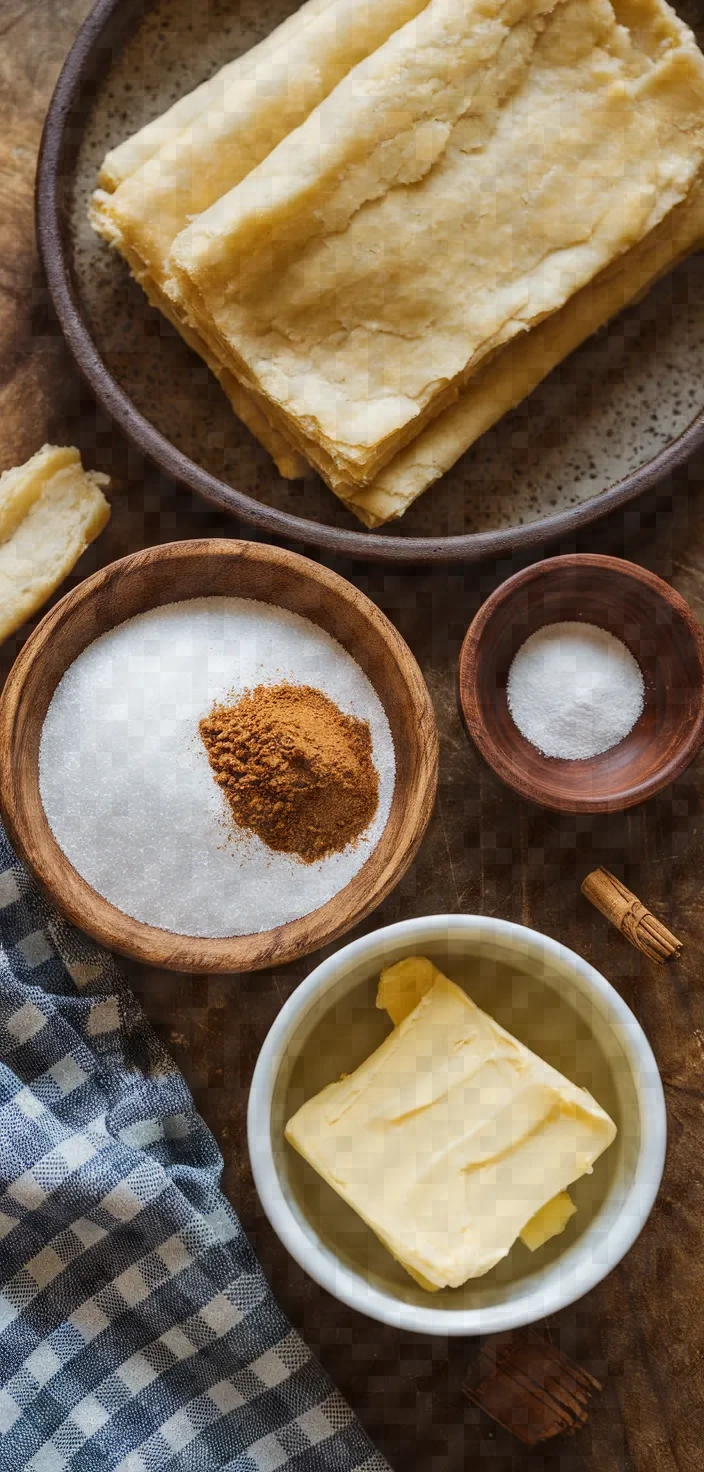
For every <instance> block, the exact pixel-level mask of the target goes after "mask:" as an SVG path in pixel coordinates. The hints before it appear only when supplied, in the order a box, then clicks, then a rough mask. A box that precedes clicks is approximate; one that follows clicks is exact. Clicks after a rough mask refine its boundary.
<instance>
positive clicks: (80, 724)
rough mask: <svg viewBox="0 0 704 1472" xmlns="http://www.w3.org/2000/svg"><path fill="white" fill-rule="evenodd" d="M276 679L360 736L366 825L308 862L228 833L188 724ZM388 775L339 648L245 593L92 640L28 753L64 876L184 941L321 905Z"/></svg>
mask: <svg viewBox="0 0 704 1472" xmlns="http://www.w3.org/2000/svg"><path fill="white" fill-rule="evenodd" d="M283 680H286V681H289V682H290V683H292V684H301V685H302V684H306V685H314V686H316V687H317V688H318V689H319V690H322V691H323V692H324V693H325V694H326V695H328V696H329V697H330V699H331V700H334V701H335V702H336V704H337V705H338V706H339V708H340V709H341V710H342V711H344V712H346V713H349V714H352V715H355V716H358V717H359V718H360V719H362V720H366V721H368V722H369V727H370V730H371V736H372V749H373V760H374V765H375V766H376V769H377V771H378V774H379V805H378V808H377V811H376V813H375V816H374V818H373V820H372V822H371V823H370V825H369V827H368V829H367V830H366V832H365V833H364V834H363V835H362V837H361V838H360V839H359V840H358V841H357V842H356V843H355V844H350V845H348V847H347V848H346V849H344V851H343V852H342V853H338V854H332V855H330V856H329V857H327V858H325V859H322V860H321V861H320V862H319V863H317V864H303V863H301V862H300V861H299V860H297V859H295V858H293V857H292V856H290V855H288V854H279V853H273V852H272V851H271V850H270V849H269V848H267V847H266V846H265V844H263V843H262V841H261V839H259V838H257V837H256V835H255V834H253V833H248V832H247V833H245V832H244V831H243V830H241V829H235V828H234V827H233V823H232V818H231V815H230V812H229V808H228V806H227V803H226V801H225V799H224V797H223V795H222V792H221V791H220V788H219V787H218V785H217V783H216V782H215V781H214V778H213V774H212V771H211V769H210V766H209V763H208V757H207V754H206V751H205V747H204V745H203V742H202V740H201V738H200V735H199V731H198V722H199V720H200V719H201V717H202V716H205V715H207V714H208V713H209V712H210V710H211V709H212V706H213V705H214V704H215V703H216V702H226V701H228V700H230V699H233V698H236V697H237V696H238V695H239V694H241V693H242V691H243V690H246V689H251V688H252V687H254V686H256V685H261V684H269V685H273V684H278V683H280V682H281V681H283ZM394 780H395V761H394V748H393V740H392V736H391V731H390V728H389V723H388V720H387V718H386V713H385V711H384V709H383V706H382V704H381V701H380V700H379V697H378V695H377V694H376V691H375V690H374V687H373V686H372V685H371V683H370V681H369V680H368V679H367V676H366V675H365V674H364V672H363V671H362V670H361V669H360V667H359V665H358V664H356V662H355V661H354V660H353V659H352V657H351V655H349V654H348V653H347V651H346V650H345V649H343V648H342V646H341V645H340V644H338V643H337V642H336V640H335V639H332V638H331V637H330V636H329V635H328V634H326V633H325V632H324V631H323V630H322V629H320V628H318V626H317V625H316V624H313V623H311V622H310V621H309V620H308V619H304V618H301V617H299V616H298V615H297V614H294V613H289V612H288V611H287V610H285V609H282V608H276V607H273V606H272V605H270V604H266V603H260V602H257V601H255V600H253V599H244V598H221V597H214V598H195V599H191V600H189V601H188V602H182V603H171V604H167V605H166V606H165V607H162V608H155V609H151V610H149V611H148V612H147V613H143V614H139V615H138V616H137V617H136V618H132V619H128V620H127V621H126V622H125V623H123V624H120V625H118V627H116V628H114V629H112V630H110V631H109V632H108V633H107V634H103V635H102V636H101V637H100V638H99V639H96V640H95V642H94V643H93V644H91V645H89V646H88V648H87V649H85V650H84V651H83V652H82V653H81V654H80V655H79V656H78V658H77V659H76V660H75V661H74V663H73V664H72V665H71V666H70V668H69V669H68V670H67V671H66V674H65V675H64V677H63V679H62V680H61V682H60V684H59V685H58V687H57V689H56V691H55V693H54V696H53V699H52V701H51V704H50V706H49V709H48V711H47V715H46V719H45V722H44V727H43V730H42V737H41V744H40V752H39V784H40V792H41V798H42V803H43V805H44V810H45V812H46V815H47V819H48V822H49V826H50V827H51V830H52V832H53V834H54V837H55V838H56V840H57V842H58V843H59V845H60V847H61V848H62V849H63V851H64V853H65V854H66V856H67V857H68V858H69V859H70V861H71V863H72V864H73V866H74V868H75V869H77V870H78V873H79V874H81V875H82V876H83V878H84V879H85V880H87V882H88V883H89V884H91V885H92V886H93V888H94V889H96V890H97V891H98V893H99V894H101V895H103V896H104V898H105V899H107V900H109V901H110V902H111V903H112V904H113V905H116V906H117V908H118V909H120V910H122V911H123V912H124V913H125V914H127V915H130V916H131V917H132V918H133V919H135V920H141V921H143V922H145V923H146V924H148V925H155V926H158V927H160V928H161V929H164V930H169V931H173V932H175V933H177V934H181V935H194V936H207V937H217V936H228V935H251V934H255V933H257V932H260V931H262V930H268V929H270V928H271V927H273V926H276V925H282V924H285V923H286V922H287V921H289V920H296V919H299V918H300V917H301V916H303V915H307V914H310V912H311V911H312V910H316V909H318V907H319V906H320V905H323V904H325V903H326V901H327V900H329V899H331V898H332V896H333V895H335V894H337V893H338V892H339V890H341V889H342V888H343V887H344V886H345V885H346V884H348V883H349V882H350V880H351V879H353V878H354V875H355V874H356V873H358V871H359V870H360V869H361V867H362V865H363V864H364V862H365V860H366V859H367V858H368V857H369V854H370V853H371V851H372V849H373V848H374V846H375V844H376V843H378V841H379V838H380V837H381V834H382V832H383V830H384V827H385V826H386V822H387V819H388V816H389V810H390V807H391V800H392V796H393V790H394Z"/></svg>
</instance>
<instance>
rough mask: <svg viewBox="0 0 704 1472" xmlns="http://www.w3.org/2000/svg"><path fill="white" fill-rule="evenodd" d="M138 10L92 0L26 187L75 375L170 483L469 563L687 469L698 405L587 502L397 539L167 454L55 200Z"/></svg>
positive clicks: (360, 542) (696, 440)
mask: <svg viewBox="0 0 704 1472" xmlns="http://www.w3.org/2000/svg"><path fill="white" fill-rule="evenodd" d="M142 4H143V0H96V3H95V4H94V6H93V8H92V10H91V11H90V12H89V14H88V16H87V17H86V19H85V20H84V22H83V24H82V25H81V27H80V29H79V31H78V33H77V35H76V38H75V40H74V43H73V45H72V47H71V49H70V51H69V53H68V55H67V57H66V60H65V61H64V64H63V67H62V69H61V73H60V75H59V78H58V81H57V83H56V87H55V90H54V94H53V96H52V99H51V102H50V105H49V110H48V112H47V115H46V121H45V124H44V130H43V134H42V139H41V145H40V150H39V161H38V166H37V178H36V188H35V214H36V230H37V240H38V246H39V254H40V257H41V260H42V265H43V267H44V272H45V275H46V279H47V284H48V288H49V294H50V296H51V299H52V302H53V305H54V310H55V312H56V315H57V318H58V321H59V324H60V326H61V330H62V332H63V335H64V338H65V341H66V343H67V346H68V349H69V352H70V353H71V356H72V358H73V360H74V362H75V364H76V366H77V368H78V370H79V372H80V373H81V375H82V377H83V378H84V380H85V382H86V383H87V384H88V386H89V388H90V390H91V392H92V394H93V395H94V397H95V399H96V400H97V402H98V403H99V404H100V406H101V407H102V408H103V409H104V410H105V412H106V414H107V415H108V416H109V418H110V419H112V420H113V422H114V423H116V424H117V425H118V426H119V428H120V429H121V430H122V431H123V433H124V434H125V435H126V437H127V439H128V440H130V441H131V442H132V443H133V444H135V445H136V446H137V448H138V449H139V450H140V451H141V452H142V454H143V455H145V456H146V458H147V459H148V460H149V461H151V462H152V463H153V464H155V465H157V466H158V467H159V468H160V469H161V470H163V471H165V472H166V473H167V474H168V475H169V476H171V478H172V479H173V480H175V481H177V482H178V483H179V484H180V485H182V486H185V487H187V488H188V489H189V490H191V491H195V492H196V493H197V494H198V495H199V496H201V497H203V499H204V500H205V501H207V502H209V503H210V504H211V505H213V506H216V507H218V509H220V510H222V511H226V512H229V513H230V514H231V515H234V516H237V517H239V518H241V520H242V521H244V522H246V523H248V524H249V525H250V526H253V527H256V528H258V529H259V530H260V531H262V532H264V533H265V534H266V535H273V536H279V537H283V538H286V539H288V540H293V541H295V542H298V543H303V544H308V545H311V546H316V547H321V548H325V549H327V550H328V551H331V552H334V553H337V554H338V555H342V556H348V557H357V558H362V559H363V560H364V561H366V562H391V563H399V564H414V563H416V564H417V563H422V564H427V563H435V562H440V563H450V562H477V561H480V560H481V559H482V558H485V557H496V556H499V555H505V554H506V553H510V552H516V551H522V550H523V549H527V550H529V549H531V548H539V547H540V546H542V545H543V544H545V543H547V542H551V541H554V540H555V539H557V538H559V537H561V536H565V535H571V534H573V533H575V532H576V531H577V530H579V529H580V528H582V527H586V526H589V525H591V524H592V523H593V522H595V521H598V520H599V519H600V518H601V517H603V516H605V515H607V514H608V513H609V512H611V511H613V510H616V509H618V508H619V507H622V506H626V505H628V504H629V502H631V501H634V500H635V499H636V498H637V497H638V496H640V495H642V494H643V493H644V492H646V491H649V490H652V489H653V488H654V487H655V486H657V485H658V484H659V483H660V482H661V481H662V480H663V479H664V478H665V477H666V476H668V475H670V474H671V473H672V472H673V471H674V470H676V469H677V468H678V467H680V466H682V465H684V464H686V463H687V461H688V460H689V458H690V456H691V455H693V454H694V452H695V451H696V450H697V449H699V448H700V446H701V445H702V444H704V408H703V409H702V410H701V411H700V412H699V413H698V414H697V415H695V417H694V419H693V420H692V421H691V423H690V424H689V425H688V426H687V427H686V428H685V429H684V430H683V431H682V433H681V434H679V435H678V436H677V437H676V438H675V439H673V440H671V441H669V443H668V444H667V445H664V446H663V448H662V449H661V450H659V451H658V452H657V454H655V455H654V456H652V457H651V459H650V460H648V461H646V462H645V463H644V464H643V465H640V466H638V468H637V469H636V470H633V471H631V472H629V473H628V474H627V475H625V476H623V477H622V478H621V480H619V481H616V482H614V483H613V484H612V485H610V486H607V487H606V488H605V489H604V490H602V491H600V492H598V493H597V494H596V495H595V496H593V497H591V498H590V500H588V501H585V502H582V503H581V504H580V505H578V506H573V507H569V508H568V509H566V510H564V511H560V512H557V513H555V514H553V515H548V516H542V517H540V518H539V519H538V520H536V521H532V522H528V523H526V524H523V525H515V526H512V527H503V528H498V529H496V530H493V531H486V532H465V533H462V534H459V535H452V536H448V537H438V536H429V537H404V536H399V535H393V534H386V533H380V532H373V531H369V532H363V531H350V530H348V529H346V528H343V527H334V526H328V525H326V524H325V523H323V522H316V521H311V520H309V519H308V518H307V517H301V516H294V515H293V514H292V513H291V512H288V511H279V510H277V509H276V508H274V507H271V506H267V505H265V504H264V503H263V502H260V501H257V500H255V499H254V498H253V497H252V496H249V495H247V494H245V492H243V491H239V490H237V489H235V488H234V487H232V486H230V485H228V484H227V483H226V482H225V481H223V480H220V479H219V477H218V476H216V475H213V474H212V473H211V472H209V471H207V470H204V469H203V468H202V467H201V466H199V465H198V464H197V463H196V462H195V461H194V460H191V459H190V457H189V456H187V455H185V454H184V453H183V452H182V451H180V450H178V449H176V447H175V446H174V445H172V444H171V443H170V441H169V440H168V439H167V438H166V436H164V435H162V434H161V433H160V431H159V430H157V429H156V428H155V426H154V425H152V424H151V423H150V421H149V420H148V419H146V418H145V417H144V415H143V414H142V413H141V412H140V411H139V410H138V409H137V407H136V405H135V404H134V403H133V402H132V400H131V399H130V397H129V395H128V394H127V393H126V392H125V391H124V390H123V389H122V388H121V386H120V384H119V383H118V381H117V379H116V378H115V377H114V376H113V375H112V373H111V372H110V370H109V369H108V368H107V365H106V364H105V363H104V362H103V359H102V358H101V356H100V353H99V351H98V349H97V347H96V344H95V343H94V341H93V338H92V336H91V333H90V330H89V328H88V325H87V323H86V321H85V320H84V318H83V315H82V312H81V308H80V305H79V301H78V295H77V291H76V288H75V284H74V282H73V280H72V276H71V269H70V264H69V256H68V251H67V250H66V246H65V222H64V211H63V205H62V198H61V193H62V190H61V185H62V180H63V179H64V177H65V176H66V174H67V173H70V155H71V150H72V149H74V150H75V148H76V146H77V137H78V135H79V134H80V131H81V129H80V128H79V129H77V128H76V126H75V122H74V124H73V126H72V114H73V112H74V109H75V106H76V104H77V103H78V101H79V100H80V98H81V96H82V95H83V93H84V92H85V89H86V86H87V84H89V83H91V82H92V80H93V78H94V76H95V74H96V68H100V69H101V70H102V67H104V64H105V58H109V57H110V56H112V55H114V49H115V47H116V46H120V45H122V37H123V36H124V34H125V33H126V31H127V29H128V25H129V22H130V20H131V19H132V18H133V16H134V14H135V13H136V12H138V11H139V10H140V9H141V8H142Z"/></svg>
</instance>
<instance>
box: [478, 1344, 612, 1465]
mask: <svg viewBox="0 0 704 1472" xmlns="http://www.w3.org/2000/svg"><path fill="white" fill-rule="evenodd" d="M475 1382H476V1383H475ZM602 1388H603V1387H602V1386H601V1385H600V1384H599V1381H598V1380H595V1379H594V1376H593V1375H590V1374H589V1372H588V1371H587V1370H583V1369H582V1368H581V1366H580V1365H577V1364H575V1363H574V1361H573V1360H570V1359H568V1357H567V1355H566V1354H563V1353H562V1350H560V1349H557V1348H556V1346H555V1345H554V1344H551V1343H550V1341H549V1340H547V1339H545V1338H544V1337H543V1335H542V1334H538V1333H536V1331H535V1329H521V1330H520V1331H518V1332H517V1333H512V1334H504V1335H501V1336H499V1337H498V1338H497V1339H494V1340H492V1341H491V1343H490V1344H488V1345H486V1346H485V1347H484V1348H483V1349H482V1351H481V1354H480V1356H479V1363H478V1366H477V1367H476V1368H475V1371H474V1374H472V1372H470V1375H469V1376H468V1378H467V1381H466V1383H465V1386H464V1392H465V1395H466V1396H467V1398H468V1400H471V1401H472V1402H473V1404H474V1405H477V1406H480V1407H481V1409H482V1410H483V1411H486V1413H487V1415H489V1416H491V1417H492V1420H494V1421H497V1422H498V1424H499V1426H503V1427H504V1429H505V1430H506V1431H510V1432H512V1433H513V1435H514V1436H517V1437H518V1438H519V1440H520V1441H523V1442H525V1443H526V1445H527V1446H537V1445H538V1444H539V1443H540V1442H542V1441H548V1440H550V1438H551V1437H553V1436H561V1435H568V1436H570V1435H572V1434H573V1433H574V1432H575V1431H577V1430H578V1429H579V1428H580V1427H581V1426H584V1425H585V1423H586V1421H587V1418H588V1415H589V1403H590V1401H591V1398H592V1396H593V1395H594V1393H595V1392H596V1391H599V1390H601V1389H602Z"/></svg>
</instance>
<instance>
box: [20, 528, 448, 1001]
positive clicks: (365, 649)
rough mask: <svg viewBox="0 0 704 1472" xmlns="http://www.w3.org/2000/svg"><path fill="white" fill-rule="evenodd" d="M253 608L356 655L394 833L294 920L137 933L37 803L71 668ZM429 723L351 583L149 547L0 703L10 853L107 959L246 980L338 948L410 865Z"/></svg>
mask: <svg viewBox="0 0 704 1472" xmlns="http://www.w3.org/2000/svg"><path fill="white" fill-rule="evenodd" d="M218 594H224V595H229V596H236V597H239V598H257V599H261V600H262V601H263V602H268V603H272V604H275V605H277V606H278V607H280V608H286V609H288V610H290V611H291V612H293V613H297V614H301V615H302V616H303V617H305V618H308V619H310V620H312V622H313V623H316V624H318V625H319V626H320V627H321V628H322V629H324V630H325V631H326V632H327V633H328V634H331V635H332V636H333V638H335V639H337V640H338V641H339V643H340V644H342V645H343V647H344V648H345V649H346V650H347V651H348V653H349V654H351V655H352V657H353V659H355V660H356V661H357V663H358V664H359V665H360V667H361V668H362V669H363V670H364V672H365V674H366V675H367V676H368V678H369V679H370V681H371V683H372V685H373V686H374V688H375V690H376V692H377V694H378V696H379V699H380V700H381V703H382V705H383V707H384V710H385V711H386V715H387V718H388V721H389V725H390V727H391V733H392V736H393V741H394V748H395V753H396V786H395V790H394V795H393V800H392V804H391V811H390V814H389V819H388V822H387V824H386V827H385V829H384V832H383V834H382V836H381V838H380V840H379V843H378V844H377V846H376V848H375V849H374V850H373V852H372V853H371V854H370V856H369V858H368V859H367V861H366V863H365V864H364V865H363V867H362V869H360V871H359V873H358V874H357V875H356V876H355V878H354V879H353V880H352V881H351V882H350V883H349V884H348V885H346V887H345V888H344V889H342V890H341V891H340V892H339V893H338V894H337V895H335V896H334V898H333V899H331V900H329V901H328V902H327V903H326V904H324V905H321V906H320V908H319V909H317V910H314V911H313V912H312V913H311V914H309V915H306V916H304V917H303V918H302V919H300V920H294V921H291V922H290V923H289V924H286V925H281V926H278V927H277V928H276V929H273V930H268V931H265V932H262V933H261V934H257V935H244V936H232V937H228V938H225V939H222V940H221V939H216V940H212V939H207V938H201V937H195V938H194V937H191V936H183V935H174V934H172V933H171V932H170V931H166V930H160V929H158V928H157V927H155V926H152V925H145V924H143V923H141V922H140V921H138V920H132V919H130V918H129V916H127V915H125V914H123V912H122V911H121V910H118V909H117V908H116V907H115V906H114V905H112V904H110V903H109V902H108V901H107V900H105V899H103V898H102V896H101V895H99V894H98V893H97V892H96V891H95V890H94V889H93V888H92V887H91V886H90V885H89V884H87V883H86V881H85V880H84V879H82V878H81V876H80V875H79V874H78V873H77V872H76V870H75V869H74V867H73V865H72V864H71V863H70V862H69V860H68V859H67V858H66V856H65V854H64V853H63V851H62V850H61V849H60V848H59V846H58V844H57V842H56V840H55V838H54V836H53V834H52V832H51V829H50V828H49V824H48V822H47V819H46V816H45V813H44V809H43V807H42V802H41V798H40V795H39V742H40V737H41V731H42V726H43V723H44V717H45V715H46V712H47V709H48V707H49V703H50V701H51V698H52V695H53V694H54V691H55V689H56V687H57V685H58V683H59V681H60V680H61V678H62V676H63V674H64V673H65V671H66V670H67V669H68V667H69V665H70V664H72V663H73V661H74V660H75V659H76V658H77V656H78V655H79V654H80V653H81V651H82V650H83V649H85V648H86V646H87V645H88V644H91V643H92V642H93V640H94V639H97V638H98V636H99V635H100V634H103V633H105V632H107V630H109V629H111V628H113V627H114V626H115V625H116V624H120V623H122V622H124V620H125V619H128V618H132V617H133V616H134V615H136V614H138V613H143V612H144V611H145V610H147V609H149V608H155V607H158V606H160V605H161V604H164V603H172V602H176V601H179V600H182V599H187V598H200V597H206V596H213V595H218ZM437 763H438V739H437V727H436V723H435V715H434V712H433V707H432V705H431V702H430V697H429V695H428V691H427V689H426V686H425V683H424V681H423V677H422V675H421V673H420V670H419V669H418V666H417V664H416V662H415V660H414V658H413V655H412V654H411V652H410V650H409V648H408V646H407V645H406V644H405V643H404V641H403V639H402V638H401V636H400V634H399V633H397V631H396V629H395V628H394V627H393V625H392V624H391V623H389V621H388V619H387V618H385V617H384V615H383V614H382V613H380V612H379V609H378V608H375V606H374V604H373V603H371V602H370V600H369V599H368V598H365V596H364V594H363V593H360V592H358V590H357V589H356V588H354V587H353V586H352V584H351V583H348V582H346V581H345V579H344V578H341V577H339V576H338V575H337V574H336V573H334V572H330V571H328V569H327V568H325V567H320V566H318V564H317V563H314V562H310V561H309V560H308V559H307V558H305V557H300V556H298V554H296V553H294V552H287V551H283V550H281V549H280V548H277V547H268V546H265V545H262V544H257V543H253V542H241V541H234V540H233V541H225V540H223V541H219V540H215V539H213V540H203V541H191V542H174V543H170V544H168V545H166V546H161V547H152V548H149V549H148V550H147V551H145V552H137V553H135V554H134V555H133V556H131V557H124V558H122V560H121V561H119V562H113V563H112V565H111V566H110V567H106V568H104V569H103V570H102V571H100V572H97V573H95V574H94V575H93V576H92V577H90V578H87V579H86V581H85V582H83V583H81V584H80V586H79V587H77V588H75V589H74V590H73V591H72V592H70V593H68V594H67V595H66V597H65V598H63V599H62V600H61V602H60V603H58V604H57V605H56V607H55V608H52V610H51V612H50V613H48V614H47V615H46V618H44V619H43V620H42V622H41V624H40V625H39V627H38V628H37V629H36V630H35V632H34V633H33V634H32V635H31V637H30V638H29V639H28V640H27V643H26V644H25V646H24V648H23V650H22V652H21V653H20V655H19V657H18V659H17V661H16V663H15V665H14V667H13V669H12V671H11V674H10V677H9V679H8V681H7V684H6V686H5V691H4V694H3V696H2V700H1V701H0V809H1V810H2V816H3V819H4V822H5V824H6V826H7V829H8V832H9V835H10V838H11V841H12V843H13V844H14V847H15V850H16V852H17V853H18V855H19V857H20V858H21V859H22V861H23V862H24V863H25V864H26V865H27V867H28V869H30V870H31V872H32V873H33V874H34V876H35V878H36V879H37V880H38V881H39V883H40V884H41V886H42V888H43V889H44V890H46V892H47V893H48V894H49V896H50V898H51V899H52V900H53V901H54V903H55V904H56V906H57V908H58V909H60V910H61V911H62V912H63V913H64V914H65V915H67V916H68V918H69V920H72V921H73V923H74V924H75V925H77V926H79V927H80V928H81V929H82V930H85V931H87V932H88V933H89V934H90V935H92V936H94V937H95V939H96V940H98V941H100V942H101V943H102V944H103V945H105V946H108V947H109V948H110V949H111V950H115V951H119V952H121V953H122V954H123V955H125V956H131V957H133V958H134V959H135V960H138V961H144V962H146V963H148V964H150V965H153V966H162V967H167V968H169V969H170V970H173V971H202V972H211V971H212V972H218V971H225V972H230V971H254V970H258V969H261V968H263V967H266V966H275V965H281V964H283V963H284V962H287V961H292V960H294V959H295V958H296V957H299V956H304V955H306V954H307V953H308V952H309V951H314V950H316V949H317V948H318V947H319V946H323V945H326V944H327V943H328V942H329V941H331V940H334V939H335V938H336V937H337V936H339V935H343V934H344V933H345V932H346V931H348V930H350V929H351V927H352V926H353V925H356V924H357V922H358V921H360V920H361V919H363V917H364V916H365V915H368V914H369V912H370V910H373V909H374V908H375V907H376V906H377V905H378V904H380V903H381V901H382V900H383V899H384V898H385V896H386V895H387V894H389V892H390V890H392V889H393V888H394V886H395V885H396V884H398V882H399V880H400V879H401V877H402V875H403V874H405V872H406V870H407V868H408V866H409V864H410V863H411V861H412V859H413V858H414V856H415V854H416V852H417V850H418V847H419V845H420V842H421V839H422V837H423V834H424V833H425V829H426V827H427V824H428V819H429V818H430V814H431V812H432V808H433V802H434V799H435V789H436V786H437Z"/></svg>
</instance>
